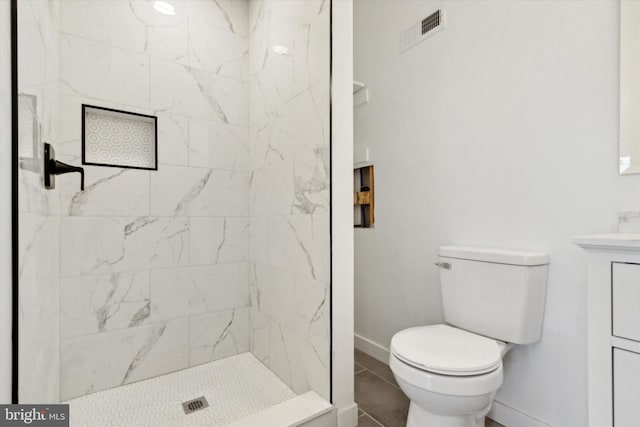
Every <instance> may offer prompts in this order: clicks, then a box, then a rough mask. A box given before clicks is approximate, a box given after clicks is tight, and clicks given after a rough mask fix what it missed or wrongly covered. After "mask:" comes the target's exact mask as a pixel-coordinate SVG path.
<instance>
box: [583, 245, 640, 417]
mask: <svg viewBox="0 0 640 427" xmlns="http://www.w3.org/2000/svg"><path fill="white" fill-rule="evenodd" d="M574 242H575V243H576V244H577V245H579V246H581V247H582V248H584V249H586V250H587V251H588V257H589V261H588V275H587V280H588V286H587V310H588V312H587V319H588V320H587V326H588V332H587V334H588V355H587V356H588V384H589V385H588V387H589V390H588V393H589V427H637V426H638V425H640V424H639V421H638V409H639V408H640V234H622V233H616V234H602V235H596V236H585V237H577V238H575V239H574Z"/></svg>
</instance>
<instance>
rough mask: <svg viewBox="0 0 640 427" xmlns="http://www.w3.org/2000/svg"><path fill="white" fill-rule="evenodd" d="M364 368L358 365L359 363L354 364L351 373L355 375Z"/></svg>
mask: <svg viewBox="0 0 640 427" xmlns="http://www.w3.org/2000/svg"><path fill="white" fill-rule="evenodd" d="M364 370H365V367H364V366H362V365H360V364H359V363H354V364H353V373H354V374H357V373H358V372H361V371H364Z"/></svg>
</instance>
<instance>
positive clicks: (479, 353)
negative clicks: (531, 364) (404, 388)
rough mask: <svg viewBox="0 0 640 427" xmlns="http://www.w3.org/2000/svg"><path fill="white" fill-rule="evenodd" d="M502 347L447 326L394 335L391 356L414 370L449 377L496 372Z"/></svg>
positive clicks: (493, 341) (405, 331) (422, 327)
mask: <svg viewBox="0 0 640 427" xmlns="http://www.w3.org/2000/svg"><path fill="white" fill-rule="evenodd" d="M505 347H506V344H505V343H503V342H500V341H496V340H493V339H491V338H487V337H483V336H481V335H477V334H474V333H472V332H468V331H464V330H462V329H458V328H455V327H452V326H449V325H429V326H418V327H415V328H409V329H405V330H403V331H400V332H398V333H397V334H395V335H394V336H393V338H392V339H391V352H392V353H393V355H394V356H396V357H397V358H398V359H400V360H401V361H403V362H405V363H407V364H408V365H411V366H413V367H415V368H417V369H420V370H423V371H427V372H433V373H436V374H441V375H450V376H471V375H481V374H486V373H488V372H492V371H494V370H496V369H497V368H498V367H499V366H500V365H501V361H502V353H503V350H504V348H505Z"/></svg>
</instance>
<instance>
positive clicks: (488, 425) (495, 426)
mask: <svg viewBox="0 0 640 427" xmlns="http://www.w3.org/2000/svg"><path fill="white" fill-rule="evenodd" d="M484 427H504V426H503V425H502V424H500V423H497V422H495V421H493V420H492V419H490V418H487V419H486V420H485V423H484Z"/></svg>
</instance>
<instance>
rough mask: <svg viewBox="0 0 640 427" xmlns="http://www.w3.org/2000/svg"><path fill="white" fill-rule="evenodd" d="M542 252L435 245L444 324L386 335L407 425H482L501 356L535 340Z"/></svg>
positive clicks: (545, 259) (542, 287) (498, 381)
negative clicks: (406, 400)
mask: <svg viewBox="0 0 640 427" xmlns="http://www.w3.org/2000/svg"><path fill="white" fill-rule="evenodd" d="M548 263H549V256H548V255H547V254H545V253H540V252H528V251H515V250H505V249H489V248H476V247H464V246H443V247H441V248H440V250H439V257H438V262H437V263H436V265H437V266H438V267H439V270H440V287H441V291H442V303H443V309H444V321H445V323H444V324H438V325H429V326H418V327H414V328H409V329H405V330H402V331H400V332H398V333H396V334H395V335H394V336H393V338H392V339H391V346H390V350H391V351H390V356H389V367H390V368H391V370H392V371H393V375H394V376H395V378H396V381H397V382H398V385H399V386H400V389H401V390H402V391H403V392H404V393H405V394H406V395H407V397H408V398H409V400H410V402H411V403H410V405H409V414H408V417H407V427H484V420H485V416H486V415H487V413H488V412H489V410H490V409H491V403H492V402H493V398H494V396H495V394H496V392H497V391H498V389H499V388H500V386H501V385H502V379H503V369H502V358H503V356H504V355H505V354H506V353H507V352H508V351H509V350H510V349H511V348H513V347H514V346H515V345H522V344H531V343H534V342H536V341H538V340H540V335H541V332H542V319H543V314H544V301H545V292H546V287H547V264H548Z"/></svg>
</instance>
